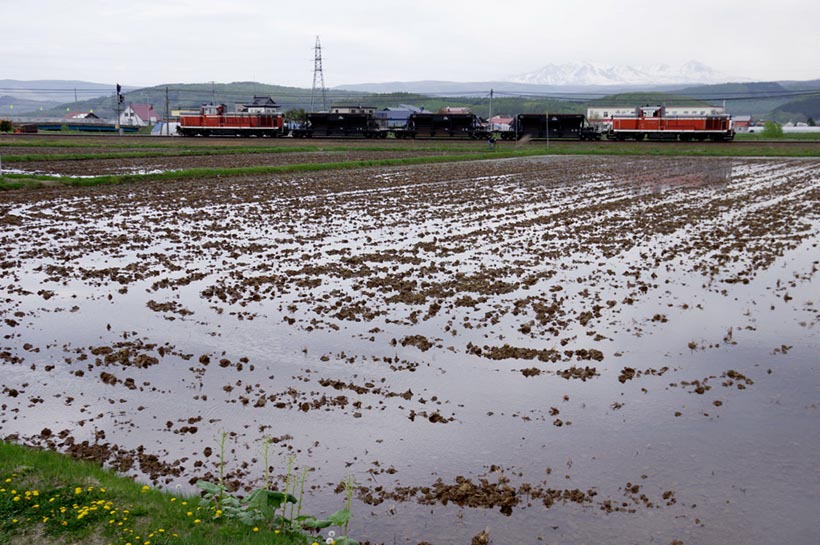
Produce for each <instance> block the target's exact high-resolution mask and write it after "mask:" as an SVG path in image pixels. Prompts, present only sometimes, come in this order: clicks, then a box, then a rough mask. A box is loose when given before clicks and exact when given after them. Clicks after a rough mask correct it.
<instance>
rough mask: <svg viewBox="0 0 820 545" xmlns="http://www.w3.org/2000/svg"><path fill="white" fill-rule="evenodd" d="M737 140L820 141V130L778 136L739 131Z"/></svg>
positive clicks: (736, 136)
mask: <svg viewBox="0 0 820 545" xmlns="http://www.w3.org/2000/svg"><path fill="white" fill-rule="evenodd" d="M735 140H739V141H741V142H754V141H758V140H767V141H776V142H820V132H790V133H786V134H784V135H783V136H781V137H778V138H771V137H770V136H763V134H761V133H751V134H750V133H747V132H739V133H737V134H735Z"/></svg>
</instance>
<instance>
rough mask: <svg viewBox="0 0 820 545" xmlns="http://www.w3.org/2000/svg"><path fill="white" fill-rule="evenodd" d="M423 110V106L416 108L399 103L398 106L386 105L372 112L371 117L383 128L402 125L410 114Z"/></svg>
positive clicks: (405, 123)
mask: <svg viewBox="0 0 820 545" xmlns="http://www.w3.org/2000/svg"><path fill="white" fill-rule="evenodd" d="M423 111H424V107H423V106H422V107H421V108H417V107H415V106H411V105H409V104H399V106H398V107H388V108H385V109H383V110H379V111H378V112H376V113H375V114H373V117H374V118H375V119H376V122H377V123H378V124H379V126H380V127H381V128H383V129H387V128H391V127H404V126H405V125H407V120H408V119H410V116H411V115H413V114H414V113H420V112H423Z"/></svg>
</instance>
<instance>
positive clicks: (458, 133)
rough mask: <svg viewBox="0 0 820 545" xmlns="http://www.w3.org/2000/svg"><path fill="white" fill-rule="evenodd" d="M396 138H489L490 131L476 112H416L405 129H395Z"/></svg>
mask: <svg viewBox="0 0 820 545" xmlns="http://www.w3.org/2000/svg"><path fill="white" fill-rule="evenodd" d="M393 134H394V135H395V136H396V138H470V139H485V138H489V136H490V132H489V131H488V130H487V129H486V128H485V127H484V126H483V125H482V124H481V121H480V120H479V118H478V117H477V116H476V115H475V114H433V113H426V112H422V113H414V114H412V115H411V116H410V117H409V119H408V120H407V125H406V126H405V127H404V128H403V129H395V130H394V131H393Z"/></svg>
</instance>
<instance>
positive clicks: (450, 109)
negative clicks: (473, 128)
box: [438, 106, 473, 114]
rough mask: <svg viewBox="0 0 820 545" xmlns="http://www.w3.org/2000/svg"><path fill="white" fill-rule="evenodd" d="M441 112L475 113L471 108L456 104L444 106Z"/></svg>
mask: <svg viewBox="0 0 820 545" xmlns="http://www.w3.org/2000/svg"><path fill="white" fill-rule="evenodd" d="M438 113H440V114H471V113H473V112H472V110H470V108H461V107H454V106H447V107H445V108H442V109H440V110H439V111H438Z"/></svg>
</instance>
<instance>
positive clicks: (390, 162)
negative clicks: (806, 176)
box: [0, 143, 820, 189]
mask: <svg viewBox="0 0 820 545" xmlns="http://www.w3.org/2000/svg"><path fill="white" fill-rule="evenodd" d="M541 155H608V156H613V155H623V156H674V157H820V147H811V148H795V149H792V148H786V149H783V148H770V147H766V146H765V145H761V146H743V147H731V144H728V145H715V144H704V145H696V144H692V145H690V146H686V147H685V148H684V147H679V146H675V147H665V146H664V145H663V144H661V145H658V146H647V144H641V143H637V144H622V145H617V146H613V145H609V144H598V145H590V144H583V145H580V144H558V145H553V146H552V147H549V148H546V147H544V148H529V149H526V150H513V151H496V152H483V153H470V154H464V155H439V156H434V157H408V158H400V159H373V160H364V161H344V162H335V163H310V164H308V163H305V164H294V165H280V166H251V167H235V168H191V169H185V170H175V171H167V172H161V173H155V174H121V175H107V176H95V177H91V178H71V177H61V176H42V175H30V174H6V175H5V176H4V178H5V179H4V180H3V181H2V182H0V189H18V188H19V185H15V184H16V183H19V182H17V180H20V181H23V180H25V181H26V182H27V184H28V185H27V186H26V187H33V186H34V184H33V182H36V181H39V182H47V183H48V184H49V185H65V186H96V185H109V184H123V183H133V182H139V181H174V180H185V179H194V178H212V177H233V176H249V175H264V174H281V173H289V172H317V171H324V170H349V169H358V168H368V167H388V166H405V165H420V164H434V163H449V162H461V161H476V160H482V159H508V158H516V157H533V156H541ZM41 185H46V184H45V183H43V184H41Z"/></svg>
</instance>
